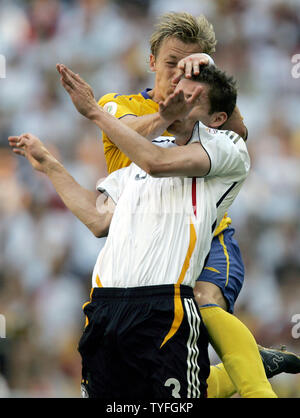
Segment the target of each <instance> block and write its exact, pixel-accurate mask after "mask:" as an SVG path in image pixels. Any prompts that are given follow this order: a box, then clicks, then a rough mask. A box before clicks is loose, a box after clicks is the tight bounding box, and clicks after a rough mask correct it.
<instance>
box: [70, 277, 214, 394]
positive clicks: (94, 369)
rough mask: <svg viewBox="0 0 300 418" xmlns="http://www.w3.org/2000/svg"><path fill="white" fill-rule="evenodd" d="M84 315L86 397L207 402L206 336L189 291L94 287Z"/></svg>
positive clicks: (167, 287)
mask: <svg viewBox="0 0 300 418" xmlns="http://www.w3.org/2000/svg"><path fill="white" fill-rule="evenodd" d="M84 313H85V314H86V316H87V325H86V327H85V330H84V332H83V335H82V337H81V339H80V341H79V347H78V350H79V352H80V354H81V357H82V388H83V391H84V393H85V396H89V397H98V398H103V399H112V398H114V399H117V398H119V399H121V398H122V399H157V398H161V399H162V398H171V397H174V398H200V397H206V393H207V390H206V389H207V384H206V379H207V377H208V375H209V358H208V334H207V331H206V328H205V326H204V324H203V322H202V320H201V316H200V312H199V310H198V307H197V304H196V302H195V301H194V297H193V290H192V288H191V287H188V286H180V287H177V289H176V286H173V285H162V286H146V287H138V288H127V289H120V288H94V289H93V293H92V296H91V302H90V303H87V304H85V306H84Z"/></svg>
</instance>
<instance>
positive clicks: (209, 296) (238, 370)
mask: <svg viewBox="0 0 300 418" xmlns="http://www.w3.org/2000/svg"><path fill="white" fill-rule="evenodd" d="M150 44H151V55H150V69H151V70H152V71H153V72H154V73H155V82H154V88H152V89H146V90H144V91H143V92H141V93H139V94H132V95H120V94H117V93H111V94H107V95H105V96H103V97H102V98H101V99H100V100H99V105H100V106H102V107H103V108H104V109H105V110H106V111H107V112H109V113H110V114H112V115H114V116H115V117H117V118H119V119H120V120H121V121H122V122H123V123H125V124H126V125H128V126H130V127H131V128H133V129H135V130H136V131H137V132H138V133H140V134H141V135H143V136H145V137H147V138H148V139H153V138H156V137H158V136H159V135H168V132H167V128H168V126H165V125H164V121H163V120H162V119H161V118H160V112H159V103H160V102H162V101H163V100H164V99H165V98H166V97H167V96H168V95H169V94H171V93H172V92H173V91H174V89H175V87H176V84H177V83H178V81H179V79H180V77H181V75H182V74H183V73H184V74H185V76H186V77H187V78H189V77H190V76H191V74H192V72H194V73H195V74H197V73H199V68H200V66H201V65H202V64H209V63H211V61H212V60H211V58H210V56H209V55H207V54H211V53H213V52H214V51H215V45H216V39H215V34H214V30H213V27H212V25H211V24H210V23H209V22H208V21H207V20H206V18H205V17H204V16H200V17H198V18H194V17H193V16H191V15H189V14H188V13H168V14H165V15H163V16H162V17H161V19H160V21H159V22H158V24H157V26H156V28H155V31H154V32H153V34H152V36H151V40H150ZM212 63H213V61H212ZM222 129H225V130H226V129H229V130H232V131H235V132H237V133H238V134H239V135H240V136H242V137H243V138H244V139H246V136H247V129H246V127H245V125H244V123H243V119H242V117H241V115H240V112H239V110H238V109H237V108H236V109H235V111H234V113H233V115H232V116H231V118H230V119H229V120H228V121H227V122H226V123H225V124H224V125H223V126H222ZM103 145H104V153H105V159H106V162H107V169H108V173H112V172H113V171H115V170H118V169H120V168H122V167H126V166H128V165H129V164H130V163H131V161H130V159H129V158H128V157H127V156H126V155H125V154H124V153H122V152H121V151H120V150H119V149H118V148H117V146H116V145H115V144H114V143H113V142H112V141H110V139H109V138H108V136H107V135H106V134H105V133H104V132H103ZM230 224H231V219H230V218H229V217H228V216H227V214H226V215H225V216H224V218H223V220H222V222H221V223H220V224H219V225H218V226H217V228H216V232H215V236H214V239H213V241H212V247H211V252H210V254H209V257H208V259H207V261H206V265H205V268H204V269H203V271H202V274H201V275H200V277H199V278H198V281H197V284H196V286H195V289H194V294H195V298H196V300H197V303H198V305H199V308H200V311H201V315H202V317H203V320H204V323H205V325H206V327H207V330H208V332H209V336H210V342H211V344H212V346H213V347H214V349H215V351H216V352H217V354H218V355H219V357H220V358H221V360H222V362H223V363H221V364H219V365H217V366H212V367H211V371H210V376H209V379H208V397H230V396H232V395H233V394H234V393H235V392H238V393H239V394H240V396H242V397H253V396H260V397H264V393H265V394H266V396H267V393H268V390H269V388H268V387H266V389H265V372H267V376H268V377H272V376H273V375H274V374H277V373H280V372H282V371H285V370H284V367H285V366H284V362H285V360H279V363H280V362H282V366H283V368H282V367H278V370H276V371H274V370H272V372H271V369H270V367H269V365H268V361H272V359H271V358H270V356H272V355H274V356H276V355H277V356H278V354H279V353H278V352H277V351H275V352H271V351H270V350H267V349H263V348H262V347H259V346H258V345H257V344H256V341H255V339H254V337H253V336H252V334H251V333H250V331H249V330H248V329H247V327H246V326H245V325H244V324H243V323H242V322H240V321H239V320H238V319H237V318H236V317H235V316H234V315H232V313H233V307H234V303H235V300H236V298H237V296H238V294H239V292H240V290H241V287H242V284H243V280H244V266H243V261H242V258H241V254H240V250H239V247H238V244H237V242H236V241H235V239H234V238H233V234H234V229H233V228H231V227H230ZM280 354H281V352H280ZM278 358H280V356H278ZM281 358H283V357H282V355H281ZM262 359H263V361H264V363H263V362H262ZM296 359H297V361H298V362H299V358H297V357H296V356H294V358H293V359H292V360H296ZM277 360H278V359H277ZM277 364H278V363H277ZM264 366H265V369H264ZM296 370H297V371H296ZM296 370H294V371H293V373H295V372H299V371H300V370H299V364H298V366H297V367H296Z"/></svg>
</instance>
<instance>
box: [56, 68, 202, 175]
mask: <svg viewBox="0 0 300 418" xmlns="http://www.w3.org/2000/svg"><path fill="white" fill-rule="evenodd" d="M59 69H60V73H61V75H62V85H63V86H64V88H65V89H66V91H67V92H68V93H69V95H70V97H71V100H72V102H73V104H74V106H75V107H76V109H77V110H78V112H80V113H81V114H82V115H84V116H85V117H87V118H88V119H90V120H91V121H92V122H94V123H95V124H96V125H97V126H98V127H99V128H100V129H102V130H104V131H105V132H106V133H107V134H108V135H109V137H110V138H111V140H112V141H113V142H114V143H115V144H116V146H117V147H118V148H119V149H120V150H121V151H122V152H124V154H126V155H127V156H128V157H129V158H130V160H131V161H133V162H135V163H136V164H137V165H138V166H139V167H141V168H142V169H143V170H144V171H146V172H147V173H148V174H150V175H152V176H157V177H170V176H177V175H178V176H194V175H195V176H200V177H201V176H203V175H205V174H206V173H207V172H208V171H209V167H210V162H209V158H208V156H207V153H206V152H205V150H204V149H203V147H202V146H201V145H200V144H199V143H198V144H191V145H187V146H185V147H183V148H184V149H180V148H182V147H174V148H173V147H172V148H168V149H165V148H161V147H157V146H155V145H153V144H152V143H150V142H149V141H147V139H146V138H144V137H143V136H141V135H140V134H138V133H137V132H135V131H134V130H133V129H131V128H130V127H128V126H126V125H124V124H123V123H122V122H121V121H120V120H119V119H117V118H115V117H114V116H112V115H110V114H109V113H107V112H105V110H103V109H102V108H101V107H99V106H98V104H97V103H96V101H95V99H94V95H93V93H92V91H91V88H90V86H89V85H88V84H87V83H86V82H84V81H83V80H82V79H80V80H79V78H80V77H79V76H78V75H76V74H74V73H73V72H72V71H71V70H70V69H68V68H67V67H66V66H62V65H61V66H60V67H59ZM199 87H201V86H199ZM201 94H202V88H198V89H195V91H194V93H192V94H191V95H190V97H189V98H185V97H184V94H183V92H182V91H181V90H180V89H178V90H177V91H175V92H174V93H173V94H172V95H170V96H169V97H168V98H167V99H166V100H165V102H162V103H161V106H163V109H162V113H163V114H164V115H165V116H164V117H165V118H167V120H168V124H169V125H172V124H173V122H175V121H176V120H178V119H179V118H181V117H182V115H186V113H188V112H191V110H192V107H193V105H194V104H195V102H196V100H198V98H200V96H201ZM173 106H174V108H173V112H171V111H169V110H168V109H166V108H167V107H168V108H169V107H170V109H172V107H173ZM196 120H197V119H195V120H194V121H193V120H191V121H189V124H184V129H185V130H184V132H182V133H181V139H182V141H183V144H184V143H185V142H186V141H187V140H188V138H189V137H190V135H191V133H192V130H193V127H194V124H195V123H196Z"/></svg>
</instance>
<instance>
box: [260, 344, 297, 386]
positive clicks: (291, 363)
mask: <svg viewBox="0 0 300 418" xmlns="http://www.w3.org/2000/svg"><path fill="white" fill-rule="evenodd" d="M258 349H259V352H260V355H261V358H262V361H263V364H264V367H265V371H266V375H267V378H268V379H270V378H271V377H273V376H276V375H277V374H280V373H291V374H296V373H300V357H299V356H297V355H296V354H294V353H291V352H289V351H286V347H285V346H282V347H281V348H280V349H274V348H265V347H262V346H260V345H258Z"/></svg>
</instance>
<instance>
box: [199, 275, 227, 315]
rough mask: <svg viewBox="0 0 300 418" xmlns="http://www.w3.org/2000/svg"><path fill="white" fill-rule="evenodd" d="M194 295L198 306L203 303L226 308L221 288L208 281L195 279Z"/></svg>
mask: <svg viewBox="0 0 300 418" xmlns="http://www.w3.org/2000/svg"><path fill="white" fill-rule="evenodd" d="M194 297H195V300H196V302H197V304H198V306H199V307H201V306H203V305H210V304H213V305H218V306H220V307H221V308H223V309H224V310H226V311H227V310H228V306H227V302H226V299H225V298H224V295H223V293H222V291H221V289H220V288H219V287H218V286H216V285H214V284H213V283H209V282H201V281H197V282H196V285H195V287H194Z"/></svg>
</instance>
